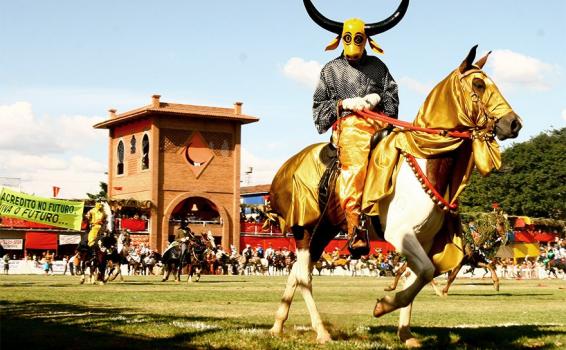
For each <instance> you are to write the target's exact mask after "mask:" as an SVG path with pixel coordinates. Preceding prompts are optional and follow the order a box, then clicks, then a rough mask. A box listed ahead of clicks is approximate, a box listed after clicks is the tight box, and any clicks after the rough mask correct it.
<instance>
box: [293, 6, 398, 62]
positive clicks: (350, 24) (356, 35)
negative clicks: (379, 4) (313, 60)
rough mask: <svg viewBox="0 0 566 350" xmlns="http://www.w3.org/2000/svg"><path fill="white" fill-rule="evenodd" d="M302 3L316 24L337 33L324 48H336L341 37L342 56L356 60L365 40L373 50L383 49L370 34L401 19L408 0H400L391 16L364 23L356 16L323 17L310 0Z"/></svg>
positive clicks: (381, 51) (382, 29) (384, 28)
mask: <svg viewBox="0 0 566 350" xmlns="http://www.w3.org/2000/svg"><path fill="white" fill-rule="evenodd" d="M303 3H304V4H305V8H306V9H307V13H308V14H309V16H310V18H311V19H312V20H313V21H314V22H315V23H316V24H318V25H319V26H321V27H322V28H324V29H326V30H328V31H329V32H332V33H336V34H337V35H338V36H337V37H336V38H335V39H334V40H332V42H331V43H330V44H328V46H326V50H327V51H328V50H334V49H336V48H337V47H338V45H339V44H340V39H342V42H343V46H344V56H345V57H346V58H347V59H348V60H352V61H356V60H358V59H360V58H361V57H362V55H363V53H364V49H365V46H366V42H368V41H369V46H370V47H371V48H372V50H373V51H375V52H377V53H380V54H382V53H383V50H382V49H381V47H379V45H377V43H376V42H375V41H373V40H372V39H371V36H373V35H377V34H380V33H383V32H385V31H387V30H389V29H391V28H393V27H394V26H395V25H397V23H399V22H400V21H401V19H403V16H404V15H405V13H406V12H407V8H408V7H409V0H402V1H401V4H400V5H399V7H398V8H397V10H396V11H395V12H394V13H393V14H392V15H391V16H389V17H388V18H386V19H384V20H383V21H381V22H376V23H371V24H366V23H364V21H362V20H361V19H358V18H350V19H348V20H346V21H345V22H344V23H340V22H336V21H333V20H330V19H328V18H326V17H324V16H323V15H322V14H321V13H320V12H318V10H317V9H316V8H315V7H314V5H313V3H312V1H311V0H303Z"/></svg>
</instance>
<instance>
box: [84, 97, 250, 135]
mask: <svg viewBox="0 0 566 350" xmlns="http://www.w3.org/2000/svg"><path fill="white" fill-rule="evenodd" d="M155 112H157V113H163V114H171V115H177V116H179V117H183V118H191V117H197V118H200V119H202V118H203V117H204V118H209V119H222V120H230V121H238V122H241V123H242V124H248V123H255V122H257V121H259V118H256V117H253V116H249V115H245V114H236V110H235V109H234V108H220V107H209V106H195V105H187V104H180V103H168V102H159V107H154V106H153V105H147V106H144V107H140V108H136V109H133V110H131V111H128V112H124V113H121V114H118V115H116V117H114V118H111V119H109V120H105V121H103V122H100V123H98V124H95V125H94V127H95V128H97V129H108V128H111V127H113V126H115V125H118V124H122V123H125V122H130V121H132V120H135V119H138V118H141V117H143V116H146V115H148V114H150V113H155Z"/></svg>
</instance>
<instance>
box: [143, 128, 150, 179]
mask: <svg viewBox="0 0 566 350" xmlns="http://www.w3.org/2000/svg"><path fill="white" fill-rule="evenodd" d="M144 169H149V137H148V136H147V134H145V135H143V139H142V170H144Z"/></svg>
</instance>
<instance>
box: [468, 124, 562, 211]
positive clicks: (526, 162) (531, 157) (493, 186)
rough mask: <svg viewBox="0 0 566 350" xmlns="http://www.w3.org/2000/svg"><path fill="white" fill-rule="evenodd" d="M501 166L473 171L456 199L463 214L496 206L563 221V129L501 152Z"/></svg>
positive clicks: (551, 131)
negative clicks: (482, 172) (489, 171)
mask: <svg viewBox="0 0 566 350" xmlns="http://www.w3.org/2000/svg"><path fill="white" fill-rule="evenodd" d="M502 163H503V164H502V167H501V169H500V170H498V171H494V172H493V173H492V174H491V175H490V176H488V177H485V178H483V177H481V176H480V175H479V174H478V173H477V172H475V173H474V174H473V176H472V180H471V182H470V184H469V185H468V187H467V188H466V190H465V191H464V193H463V194H462V196H461V198H460V204H461V206H462V210H463V211H489V210H491V208H492V204H493V203H498V204H499V206H500V207H501V208H503V209H504V210H505V211H506V212H507V213H509V214H511V215H526V216H531V217H547V218H553V219H560V220H564V219H566V128H562V129H559V130H556V129H554V130H550V131H548V132H544V133H541V134H539V135H538V136H536V137H534V138H532V139H530V140H529V141H526V142H522V143H518V144H513V145H512V146H511V147H509V148H508V149H506V150H505V151H503V153H502Z"/></svg>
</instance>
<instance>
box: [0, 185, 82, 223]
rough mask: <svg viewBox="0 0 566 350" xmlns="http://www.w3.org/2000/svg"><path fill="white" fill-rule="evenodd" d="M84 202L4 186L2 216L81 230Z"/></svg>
mask: <svg viewBox="0 0 566 350" xmlns="http://www.w3.org/2000/svg"><path fill="white" fill-rule="evenodd" d="M83 208H84V202H77V201H66V200H61V199H51V198H43V197H37V196H32V195H29V194H25V193H21V192H17V191H12V190H10V189H8V188H2V191H0V217H2V216H6V217H11V218H18V219H24V220H27V221H32V222H38V223H41V224H46V225H51V226H56V227H62V228H68V229H72V230H75V231H80V230H81V223H82V220H83Z"/></svg>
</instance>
